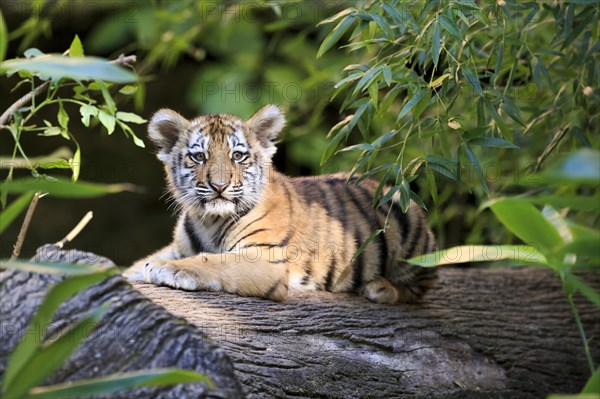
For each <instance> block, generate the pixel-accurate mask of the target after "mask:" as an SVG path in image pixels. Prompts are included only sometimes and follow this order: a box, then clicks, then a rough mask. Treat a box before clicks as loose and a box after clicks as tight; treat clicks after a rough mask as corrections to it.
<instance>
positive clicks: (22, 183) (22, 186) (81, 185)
mask: <svg viewBox="0 0 600 399" xmlns="http://www.w3.org/2000/svg"><path fill="white" fill-rule="evenodd" d="M0 189H1V190H6V192H7V193H8V194H22V193H26V192H29V191H40V192H42V193H49V194H50V195H53V196H56V197H59V198H93V197H99V196H102V195H106V194H114V193H119V192H122V191H135V190H136V187H135V186H133V185H131V184H127V183H120V184H99V183H90V182H84V181H78V182H71V181H66V180H59V179H53V180H48V179H36V178H33V177H30V178H25V179H17V180H13V181H9V182H4V183H2V184H1V185H0Z"/></svg>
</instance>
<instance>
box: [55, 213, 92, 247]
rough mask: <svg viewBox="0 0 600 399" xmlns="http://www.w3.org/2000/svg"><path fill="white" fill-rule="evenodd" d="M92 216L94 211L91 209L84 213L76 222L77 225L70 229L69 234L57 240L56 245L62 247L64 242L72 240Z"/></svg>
mask: <svg viewBox="0 0 600 399" xmlns="http://www.w3.org/2000/svg"><path fill="white" fill-rule="evenodd" d="M93 217H94V213H93V212H92V211H89V212H88V213H86V214H85V216H84V217H83V218H82V219H81V220H80V221H79V223H77V226H75V227H74V228H73V230H71V231H70V232H69V234H67V235H66V236H65V238H63V239H62V240H60V241H59V242H57V243H56V246H57V247H59V248H62V247H64V246H65V244H67V243H69V242H71V241H73V240H74V239H75V237H77V235H78V234H79V233H80V232H81V230H83V229H84V228H85V226H86V225H87V224H88V223H89V222H90V220H92V218H93Z"/></svg>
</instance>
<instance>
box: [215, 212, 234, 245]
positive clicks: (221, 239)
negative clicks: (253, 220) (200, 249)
mask: <svg viewBox="0 0 600 399" xmlns="http://www.w3.org/2000/svg"><path fill="white" fill-rule="evenodd" d="M236 220H239V219H234V218H231V220H230V221H229V222H228V223H227V225H226V226H225V227H222V228H221V233H219V238H217V241H216V246H217V248H221V247H222V246H223V245H224V244H225V237H226V236H227V234H228V233H229V232H230V231H231V228H232V227H233V225H234V224H235V223H236Z"/></svg>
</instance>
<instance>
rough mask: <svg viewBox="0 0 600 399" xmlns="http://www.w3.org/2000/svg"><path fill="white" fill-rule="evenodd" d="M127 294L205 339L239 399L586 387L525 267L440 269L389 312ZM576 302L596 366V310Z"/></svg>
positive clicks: (146, 287)
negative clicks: (436, 277)
mask: <svg viewBox="0 0 600 399" xmlns="http://www.w3.org/2000/svg"><path fill="white" fill-rule="evenodd" d="M586 278H587V279H588V280H592V283H593V285H594V286H595V287H598V286H600V278H599V276H598V275H597V274H596V273H590V274H589V275H587V276H586ZM135 287H136V288H137V289H138V290H140V292H142V293H143V294H144V295H146V296H147V297H148V298H150V299H152V300H153V301H154V302H155V303H157V304H159V305H162V306H164V307H165V309H167V310H168V311H169V312H171V313H173V314H175V315H177V316H181V317H185V319H186V320H188V321H189V322H191V323H193V324H195V325H197V326H198V327H199V328H200V329H201V330H203V331H204V332H205V333H206V334H208V335H209V336H211V337H212V338H213V339H215V340H216V341H217V342H218V343H219V344H220V345H221V346H222V347H223V348H224V349H225V352H226V353H227V354H228V355H229V356H230V358H231V359H232V360H233V362H234V364H235V368H236V374H237V376H238V378H239V380H240V381H241V382H242V385H243V386H244V389H245V391H246V392H247V394H248V397H249V398H264V397H294V398H395V397H406V398H432V397H456V398H463V397H477V398H479V397H481V398H488V397H502V398H519V397H524V398H525V397H532V398H540V397H544V396H545V395H547V394H550V393H568V392H570V393H575V392H579V391H580V390H581V388H582V387H583V385H584V384H585V381H586V380H587V378H588V376H589V368H588V365H587V362H586V360H585V355H584V350H583V345H582V342H581V339H580V337H579V335H578V331H577V326H576V324H575V321H574V319H573V316H572V314H571V312H570V308H569V305H568V303H567V300H566V298H565V296H564V294H563V292H562V289H561V288H560V282H559V280H558V278H557V277H556V276H555V275H554V274H553V273H552V272H549V271H546V270H542V269H537V268H522V269H466V268H448V269H442V270H440V282H439V285H438V287H437V288H435V289H434V290H433V291H432V292H431V293H430V294H429V295H427V296H426V297H425V300H424V302H423V303H422V304H419V305H399V306H398V305H394V306H390V305H377V304H373V303H370V302H368V301H367V300H366V299H364V298H362V297H358V296H351V295H341V294H330V293H312V294H310V295H303V296H299V297H294V298H291V299H288V300H287V301H286V302H284V303H275V302H271V301H267V300H261V299H256V298H243V297H238V296H235V295H229V294H224V293H214V292H183V291H177V290H172V289H170V288H166V287H156V286H153V285H150V284H136V285H135ZM576 299H577V304H578V309H579V311H580V314H581V318H582V319H583V322H584V325H585V327H586V332H587V334H588V338H591V346H592V352H593V355H594V359H595V360H596V362H595V364H598V359H599V358H600V348H599V345H598V337H600V311H599V310H598V309H597V308H595V307H594V306H593V305H592V304H591V303H590V302H588V301H587V300H585V299H584V298H580V297H578V298H576Z"/></svg>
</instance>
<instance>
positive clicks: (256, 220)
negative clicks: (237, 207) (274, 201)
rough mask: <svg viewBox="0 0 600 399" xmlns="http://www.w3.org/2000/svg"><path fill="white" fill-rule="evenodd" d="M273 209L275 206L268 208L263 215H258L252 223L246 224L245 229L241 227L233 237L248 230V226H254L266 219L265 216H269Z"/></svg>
mask: <svg viewBox="0 0 600 399" xmlns="http://www.w3.org/2000/svg"><path fill="white" fill-rule="evenodd" d="M272 209H273V207H271V208H269V209H267V211H266V212H265V213H263V215H262V216H259V217H257V218H256V219H254V220H253V221H251V222H250V223H248V224H247V225H245V226H244V228H243V229H241V230H240V231H239V232H238V233H237V234H236V235H235V236H234V237H231V238H232V239H233V238H235V237H237V236H238V235H240V234H242V232H243V231H244V230H246V229H247V228H248V227H250V226H252V225H253V224H254V223H256V222H258V221H260V220H262V219H264V217H265V216H267V215H268V214H269V212H271V210H272Z"/></svg>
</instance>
